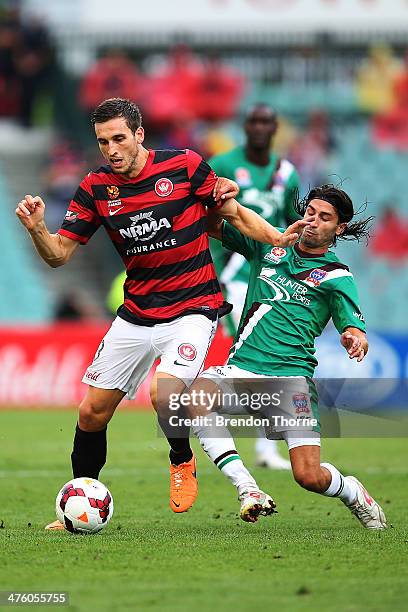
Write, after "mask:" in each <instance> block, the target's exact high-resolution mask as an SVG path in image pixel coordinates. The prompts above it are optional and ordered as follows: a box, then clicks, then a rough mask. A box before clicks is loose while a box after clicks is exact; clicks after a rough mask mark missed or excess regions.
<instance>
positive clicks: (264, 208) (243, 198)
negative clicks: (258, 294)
mask: <svg viewBox="0 0 408 612" xmlns="http://www.w3.org/2000/svg"><path fill="white" fill-rule="evenodd" d="M209 164H210V166H211V167H212V168H213V170H214V171H215V172H216V173H217V174H218V176H225V177H226V178H230V179H233V180H234V181H236V182H237V183H238V185H239V188H240V193H239V195H238V197H237V200H238V201H239V202H240V204H242V205H244V206H247V207H248V208H251V209H252V210H254V211H255V212H256V213H258V214H259V215H260V216H261V217H263V218H264V219H266V220H267V221H269V223H271V224H272V225H275V226H286V225H288V224H289V223H292V222H293V221H295V220H296V219H297V218H298V215H297V214H296V211H295V210H294V208H293V200H294V197H295V194H296V192H297V189H298V188H299V177H298V174H297V172H296V169H295V167H294V165H293V164H292V163H291V162H289V161H288V160H287V159H279V157H278V156H277V155H276V154H274V153H271V156H270V160H269V164H268V165H267V166H257V165H256V164H253V163H251V162H250V161H248V160H247V158H246V156H245V148H244V147H243V146H241V147H236V148H235V149H232V150H231V151H229V152H228V153H224V154H222V155H216V156H215V157H213V158H212V159H211V160H209ZM211 253H212V256H213V260H214V264H215V269H216V271H217V274H218V277H219V278H221V280H222V281H223V282H225V283H228V282H230V281H236V280H239V281H242V282H244V283H247V282H248V278H249V266H248V265H247V263H246V261H245V260H244V259H242V258H241V259H240V260H237V259H235V260H234V261H231V269H230V270H226V269H225V264H226V259H227V258H226V257H225V250H224V249H223V248H222V246H221V244H220V242H219V241H216V240H212V241H211ZM223 275H224V279H222V276H223Z"/></svg>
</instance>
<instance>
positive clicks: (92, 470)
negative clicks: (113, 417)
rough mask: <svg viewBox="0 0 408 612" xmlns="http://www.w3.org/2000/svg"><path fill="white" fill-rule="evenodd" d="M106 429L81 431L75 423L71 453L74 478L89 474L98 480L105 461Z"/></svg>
mask: <svg viewBox="0 0 408 612" xmlns="http://www.w3.org/2000/svg"><path fill="white" fill-rule="evenodd" d="M106 429H107V428H106V427H105V428H104V429H102V431H83V430H82V429H79V425H78V424H77V426H76V430H75V437H74V448H73V451H72V454H71V462H72V472H73V474H74V478H79V477H81V476H89V477H90V478H95V479H96V480H98V478H99V472H100V471H101V469H102V468H103V466H104V465H105V462H106Z"/></svg>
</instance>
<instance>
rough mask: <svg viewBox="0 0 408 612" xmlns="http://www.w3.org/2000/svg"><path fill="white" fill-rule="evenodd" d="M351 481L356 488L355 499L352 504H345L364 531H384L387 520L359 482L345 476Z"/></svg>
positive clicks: (352, 477)
mask: <svg viewBox="0 0 408 612" xmlns="http://www.w3.org/2000/svg"><path fill="white" fill-rule="evenodd" d="M345 478H346V479H349V480H353V481H354V482H355V483H356V485H357V488H358V494H357V499H356V500H355V501H354V502H353V503H352V504H346V506H347V508H348V509H349V510H350V512H351V513H352V514H354V516H356V517H357V518H358V520H359V521H360V523H361V524H362V525H363V527H365V528H366V529H386V527H387V520H386V518H385V514H384V512H383V509H382V508H381V506H380V505H379V504H378V503H377V502H376V501H375V499H373V498H372V497H371V495H370V494H369V493H368V492H367V490H366V489H365V488H364V487H363V485H362V484H361V482H360V481H359V480H357V478H355V477H354V476H345Z"/></svg>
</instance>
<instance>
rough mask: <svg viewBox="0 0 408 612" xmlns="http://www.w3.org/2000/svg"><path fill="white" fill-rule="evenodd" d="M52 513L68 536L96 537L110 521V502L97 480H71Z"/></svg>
mask: <svg viewBox="0 0 408 612" xmlns="http://www.w3.org/2000/svg"><path fill="white" fill-rule="evenodd" d="M55 510H56V513H57V518H58V520H59V521H61V523H62V524H63V525H64V527H65V529H67V530H68V531H70V532H71V533H97V532H98V531H101V529H103V528H104V527H106V525H107V524H108V523H109V521H110V519H111V518H112V514H113V498H112V495H111V494H110V492H109V490H108V489H107V488H106V487H105V485H104V484H102V483H101V482H99V480H95V479H93V478H74V479H73V480H70V481H69V482H67V483H66V484H64V486H63V487H62V489H61V491H59V493H58V495H57V499H56V500H55Z"/></svg>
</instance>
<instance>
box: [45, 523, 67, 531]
mask: <svg viewBox="0 0 408 612" xmlns="http://www.w3.org/2000/svg"><path fill="white" fill-rule="evenodd" d="M44 529H47V530H49V531H57V530H59V529H65V527H64V525H63V524H62V523H61V521H54V522H53V523H50V524H49V525H46V526H45V527H44Z"/></svg>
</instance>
